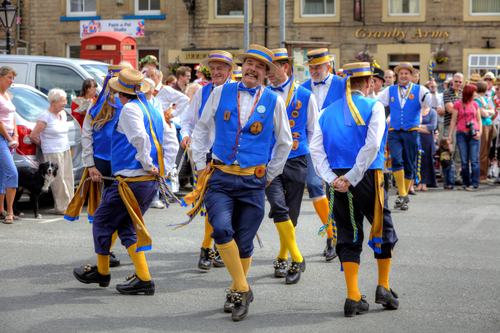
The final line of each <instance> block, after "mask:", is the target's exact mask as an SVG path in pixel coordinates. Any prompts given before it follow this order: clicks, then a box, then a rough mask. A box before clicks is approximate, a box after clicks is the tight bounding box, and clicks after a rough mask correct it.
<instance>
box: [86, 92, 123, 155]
mask: <svg viewBox="0 0 500 333" xmlns="http://www.w3.org/2000/svg"><path fill="white" fill-rule="evenodd" d="M103 104H104V98H103V99H102V100H99V101H96V104H95V108H94V109H93V110H92V113H89V116H90V119H91V120H90V122H92V121H93V120H94V119H95V117H97V115H98V114H99V112H100V111H101V108H102V106H103ZM115 104H116V106H118V108H115V115H114V117H113V118H111V119H110V120H108V121H107V122H106V123H105V124H104V125H103V126H102V127H101V128H100V129H99V130H96V127H95V125H94V126H93V128H92V131H93V133H92V137H93V140H94V142H93V144H92V145H93V146H94V156H95V157H97V158H100V159H101V160H105V161H111V135H112V133H113V129H114V128H115V126H116V123H117V122H118V119H119V118H120V112H121V111H122V103H120V100H119V99H118V98H115Z"/></svg>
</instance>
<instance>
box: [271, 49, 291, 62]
mask: <svg viewBox="0 0 500 333" xmlns="http://www.w3.org/2000/svg"><path fill="white" fill-rule="evenodd" d="M271 52H272V53H274V59H273V61H279V60H293V59H294V57H290V56H289V55H288V51H287V50H286V49H274V50H271Z"/></svg>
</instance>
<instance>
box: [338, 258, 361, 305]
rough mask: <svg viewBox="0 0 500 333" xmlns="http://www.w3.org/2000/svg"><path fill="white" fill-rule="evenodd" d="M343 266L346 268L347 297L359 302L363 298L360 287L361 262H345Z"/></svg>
mask: <svg viewBox="0 0 500 333" xmlns="http://www.w3.org/2000/svg"><path fill="white" fill-rule="evenodd" d="M342 267H343V268H344V275H345V284H346V285H347V298H350V299H353V300H355V301H356V302H357V301H359V300H360V299H361V294H360V293H359V289H358V270H359V264H357V263H355V262H343V263H342Z"/></svg>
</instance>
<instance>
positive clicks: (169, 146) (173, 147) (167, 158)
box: [162, 118, 179, 175]
mask: <svg viewBox="0 0 500 333" xmlns="http://www.w3.org/2000/svg"><path fill="white" fill-rule="evenodd" d="M162 149H163V165H164V166H165V175H168V173H169V172H170V171H171V170H172V168H173V167H174V165H175V158H176V157H177V151H178V150H179V142H178V141H177V131H176V129H175V126H172V128H170V127H169V126H168V124H167V122H166V121H165V118H163V141H162Z"/></svg>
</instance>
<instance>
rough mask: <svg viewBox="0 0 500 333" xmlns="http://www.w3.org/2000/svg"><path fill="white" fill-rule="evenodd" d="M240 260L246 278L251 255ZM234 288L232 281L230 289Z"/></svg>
mask: <svg viewBox="0 0 500 333" xmlns="http://www.w3.org/2000/svg"><path fill="white" fill-rule="evenodd" d="M240 261H241V266H243V273H244V274H245V278H246V277H247V275H248V271H249V270H250V264H251V263H252V257H250V258H244V259H240ZM235 289H236V286H235V284H234V282H233V284H232V285H231V290H235Z"/></svg>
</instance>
